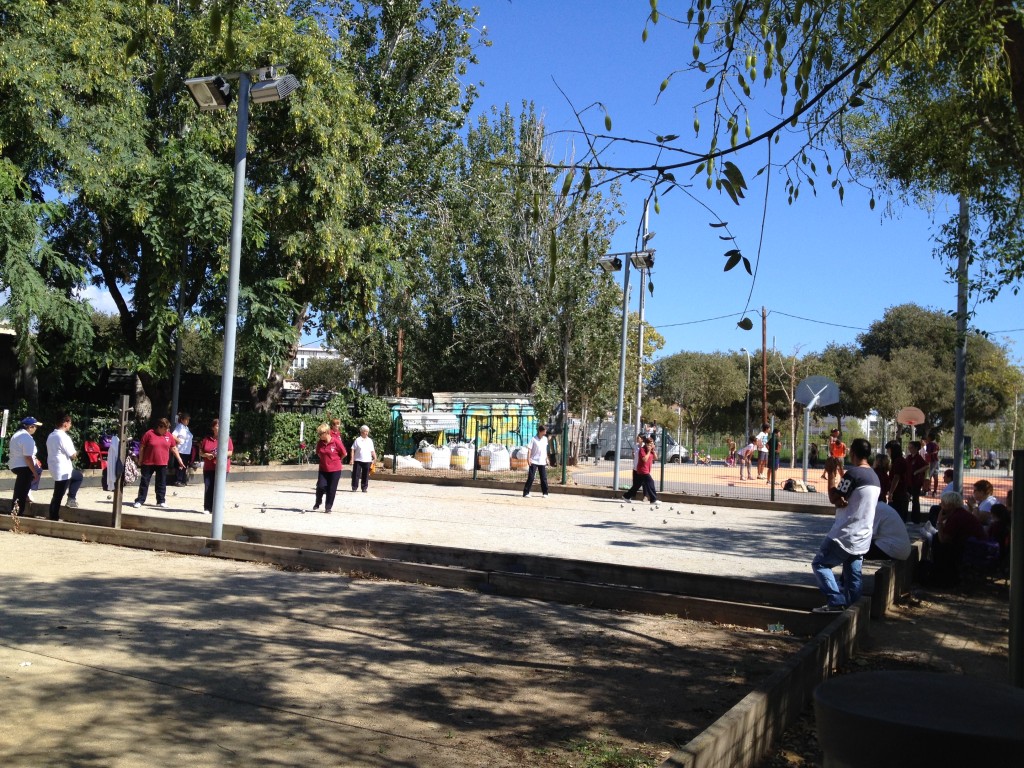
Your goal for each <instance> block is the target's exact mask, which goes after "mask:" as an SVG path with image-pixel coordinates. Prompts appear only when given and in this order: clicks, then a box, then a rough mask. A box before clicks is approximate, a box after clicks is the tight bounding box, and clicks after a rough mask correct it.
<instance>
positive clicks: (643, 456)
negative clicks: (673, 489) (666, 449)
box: [623, 437, 658, 504]
mask: <svg viewBox="0 0 1024 768" xmlns="http://www.w3.org/2000/svg"><path fill="white" fill-rule="evenodd" d="M643 440H644V444H643V447H641V448H640V452H639V453H638V454H637V459H636V469H634V470H633V487H632V488H630V489H629V490H628V491H626V493H625V495H624V496H623V498H624V499H627V500H628V501H632V500H633V497H634V496H635V495H636V492H637V491H638V490H640V489H641V488H643V490H644V493H645V494H647V498H648V500H649V501H650V502H651V504H654V503H655V502H657V501H658V491H657V489H656V488H655V487H654V478H653V477H651V467H653V466H654V440H652V439H651V438H650V437H645V438H644V439H643Z"/></svg>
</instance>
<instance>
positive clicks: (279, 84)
mask: <svg viewBox="0 0 1024 768" xmlns="http://www.w3.org/2000/svg"><path fill="white" fill-rule="evenodd" d="M298 87H299V81H298V79H297V78H296V77H295V75H285V76H284V77H272V78H270V79H268V80H261V81H260V82H258V83H253V84H252V87H251V88H250V89H249V98H250V99H251V100H252V102H253V103H254V104H266V103H267V102H270V101H281V100H282V99H287V98H288V97H289V96H290V95H291V94H292V91H294V90H295V89H296V88H298Z"/></svg>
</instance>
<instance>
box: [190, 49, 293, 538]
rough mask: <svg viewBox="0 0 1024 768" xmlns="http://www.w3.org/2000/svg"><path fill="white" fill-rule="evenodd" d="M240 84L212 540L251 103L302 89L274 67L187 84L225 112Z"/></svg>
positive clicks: (217, 519) (222, 478)
mask: <svg viewBox="0 0 1024 768" xmlns="http://www.w3.org/2000/svg"><path fill="white" fill-rule="evenodd" d="M229 80H238V122H237V125H236V128H235V185H234V196H233V198H232V201H231V258H230V260H229V262H228V297H227V298H228V301H227V311H226V312H225V316H224V366H223V373H222V374H221V379H220V432H219V434H218V436H217V469H216V474H215V475H214V485H213V510H212V512H213V525H212V528H211V531H210V538H213V539H219V538H221V537H222V535H223V532H224V490H225V486H226V485H227V474H228V440H229V438H230V435H231V393H232V388H233V385H234V382H235V332H236V330H237V326H238V273H239V269H240V265H241V261H242V211H243V207H244V205H245V159H246V149H247V146H248V142H249V100H250V96H251V97H252V100H253V101H255V102H257V103H266V102H271V101H281V100H282V99H286V98H288V96H290V95H291V93H292V92H293V91H294V90H295V89H296V88H298V87H299V81H298V80H297V79H296V77H295V75H283V76H281V77H278V75H277V72H276V70H275V68H274V67H263V68H261V69H256V70H253V71H252V72H237V73H233V74H229V75H215V76H211V77H193V78H189V79H188V80H186V81H185V85H186V86H187V87H188V90H189V93H190V94H191V95H192V98H193V99H194V100H195V102H196V104H197V105H198V106H199V109H200V110H201V111H203V112H212V111H214V110H218V109H225V108H227V106H228V104H229V103H230V102H231V84H230V83H229V82H228V81H229ZM252 80H255V82H254V83H253V84H252V85H250V82H251V81H252Z"/></svg>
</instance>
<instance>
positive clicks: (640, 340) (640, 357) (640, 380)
mask: <svg viewBox="0 0 1024 768" xmlns="http://www.w3.org/2000/svg"><path fill="white" fill-rule="evenodd" d="M648 239H649V238H648V237H647V201H646V200H645V201H644V230H643V237H642V238H641V240H640V244H641V247H642V248H644V249H645V250H646V248H647V240H648ZM646 277H647V269H646V268H644V267H640V319H639V320H638V321H637V324H636V433H637V434H638V435H639V434H640V432H641V431H642V430H643V427H644V417H643V399H644V298H645V297H644V290H645V289H646V288H647V280H646V279H645V278H646Z"/></svg>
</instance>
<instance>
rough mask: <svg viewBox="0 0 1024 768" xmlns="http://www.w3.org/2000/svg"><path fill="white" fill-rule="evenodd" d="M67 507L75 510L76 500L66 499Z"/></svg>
mask: <svg viewBox="0 0 1024 768" xmlns="http://www.w3.org/2000/svg"><path fill="white" fill-rule="evenodd" d="M68 507H70V508H71V509H75V508H77V507H78V501H77V500H76V499H68Z"/></svg>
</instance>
